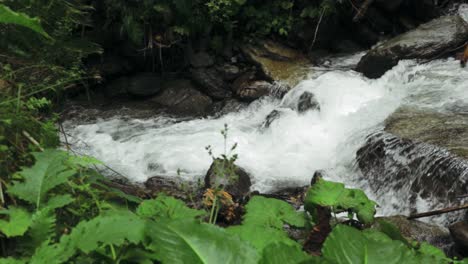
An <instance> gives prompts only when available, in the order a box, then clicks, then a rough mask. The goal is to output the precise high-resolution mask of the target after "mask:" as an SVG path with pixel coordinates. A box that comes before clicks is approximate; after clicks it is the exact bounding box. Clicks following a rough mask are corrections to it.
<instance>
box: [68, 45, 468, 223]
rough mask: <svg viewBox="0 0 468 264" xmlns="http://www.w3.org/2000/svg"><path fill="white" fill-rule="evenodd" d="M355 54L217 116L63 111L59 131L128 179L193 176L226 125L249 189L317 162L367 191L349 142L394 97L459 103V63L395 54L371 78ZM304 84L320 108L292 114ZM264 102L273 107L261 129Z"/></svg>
mask: <svg viewBox="0 0 468 264" xmlns="http://www.w3.org/2000/svg"><path fill="white" fill-rule="evenodd" d="M361 56H362V54H356V55H353V56H348V57H345V58H339V59H334V60H333V59H332V60H330V61H329V62H328V65H327V66H326V67H316V68H311V69H310V75H309V76H308V77H306V78H305V80H303V81H302V82H300V83H299V85H297V87H295V88H294V89H292V90H291V91H290V92H289V93H288V94H286V96H285V97H284V98H283V99H282V100H280V99H276V98H274V97H266V98H263V99H261V100H258V101H255V102H253V103H251V104H250V105H249V106H248V107H247V108H245V109H243V110H240V111H239V112H234V113H229V114H226V115H224V116H221V117H218V118H214V117H208V118H198V119H192V120H180V119H179V120H178V119H177V118H174V117H169V116H161V115H160V116H154V117H152V118H146V119H138V118H133V117H131V116H121V115H116V116H113V117H111V118H104V119H103V118H98V119H96V121H92V122H89V121H86V122H84V121H83V122H80V121H77V120H70V121H67V122H65V123H64V127H65V130H66V132H67V133H68V134H69V138H68V139H67V140H68V141H70V142H71V143H72V145H73V148H74V149H75V150H76V151H78V152H79V153H82V154H87V155H91V156H94V157H96V158H98V159H100V160H102V161H103V162H104V163H105V164H106V165H108V166H109V167H111V168H112V169H113V170H115V171H118V172H119V173H121V174H123V175H125V176H127V177H128V178H129V179H131V180H132V181H135V182H144V181H145V180H146V179H148V178H150V177H153V176H165V177H181V178H182V179H185V180H191V181H195V180H197V179H200V178H202V177H203V176H204V175H205V173H206V171H207V169H208V168H209V166H210V164H211V162H212V159H211V157H210V156H209V155H208V153H207V151H206V149H205V147H206V146H208V145H210V146H212V148H213V150H214V154H215V155H219V154H221V153H222V152H223V149H224V140H223V137H222V135H221V134H220V130H221V129H222V128H223V127H224V124H227V125H228V127H229V131H228V138H227V145H228V147H229V146H231V145H233V144H234V143H237V144H238V147H237V149H236V150H235V153H237V154H238V156H239V159H238V161H237V164H238V165H240V166H241V167H243V168H244V169H246V170H247V171H248V172H249V173H250V174H251V176H252V178H253V179H252V181H253V186H252V189H253V190H258V191H260V192H268V191H272V190H275V189H277V188H280V187H289V186H299V185H306V184H308V183H309V182H310V179H311V177H312V175H313V173H314V172H315V171H316V170H326V171H327V172H328V175H329V177H330V179H331V180H335V181H340V182H344V183H346V185H348V186H352V187H359V188H364V190H365V191H366V193H367V194H368V195H369V196H371V197H376V196H375V195H374V194H373V192H372V190H371V189H370V188H369V187H368V186H367V184H366V182H363V181H362V180H360V179H361V177H360V173H359V169H358V168H356V165H355V156H356V151H357V150H358V149H359V148H360V147H361V146H362V145H363V143H364V142H365V138H366V136H367V135H369V134H370V133H372V132H375V131H379V130H382V129H383V125H382V123H383V121H384V120H385V119H386V117H388V116H389V115H390V114H391V113H393V112H394V111H395V110H396V109H397V108H398V107H399V106H402V105H416V106H418V107H420V108H431V109H439V108H443V107H444V105H446V104H450V103H455V102H458V103H459V102H460V101H462V102H468V92H467V91H466V89H468V88H467V85H468V83H466V80H468V71H467V70H463V69H461V68H460V66H459V62H457V61H455V60H454V59H447V60H437V61H433V62H430V63H427V64H418V63H416V62H415V61H402V62H400V63H399V64H398V65H397V66H395V67H394V68H393V69H392V70H391V71H389V72H387V73H386V74H385V75H384V76H383V77H381V78H380V79H377V80H371V79H367V78H365V77H363V76H362V75H361V74H359V73H357V72H354V71H353V70H351V69H350V68H351V66H352V65H354V64H355V63H357V61H358V60H359V58H360V57H361ZM305 91H308V92H311V93H313V94H314V95H315V96H316V98H317V100H318V102H319V103H320V107H321V110H320V111H308V112H306V113H302V114H300V113H298V112H296V111H295V110H293V109H291V108H293V107H292V106H293V105H295V104H297V100H298V98H299V96H301V94H302V93H303V92H305ZM273 110H280V111H281V112H282V115H281V116H280V117H279V119H278V120H275V121H274V122H273V123H272V124H271V126H270V127H269V128H267V129H262V124H263V123H264V121H265V118H266V116H267V115H268V114H269V113H270V112H271V111H273ZM395 199H398V197H395ZM377 202H378V203H379V204H380V206H381V208H380V209H379V213H380V214H395V213H401V211H399V209H398V208H394V207H392V206H386V203H385V201H377ZM401 202H402V203H404V202H405V201H401ZM426 202H429V203H430V201H426ZM421 207H423V208H424V207H425V205H424V204H421Z"/></svg>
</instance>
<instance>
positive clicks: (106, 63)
mask: <svg viewBox="0 0 468 264" xmlns="http://www.w3.org/2000/svg"><path fill="white" fill-rule="evenodd" d="M87 65H88V68H89V71H90V72H91V74H92V76H93V78H94V79H95V80H98V81H99V80H108V79H109V78H112V77H114V78H115V76H122V75H126V74H129V73H130V72H131V71H132V70H133V65H132V64H131V63H130V62H129V61H128V60H127V59H125V58H123V57H121V56H118V55H107V54H106V55H105V56H104V57H102V58H101V57H98V58H93V59H90V60H89V61H88V62H87Z"/></svg>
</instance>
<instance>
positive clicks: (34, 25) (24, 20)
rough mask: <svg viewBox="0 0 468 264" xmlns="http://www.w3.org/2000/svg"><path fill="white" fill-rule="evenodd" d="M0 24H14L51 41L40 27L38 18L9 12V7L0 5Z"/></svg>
mask: <svg viewBox="0 0 468 264" xmlns="http://www.w3.org/2000/svg"><path fill="white" fill-rule="evenodd" d="M0 23H7V24H16V25H20V26H23V27H27V28H29V29H31V30H33V31H35V32H37V33H39V34H41V35H43V36H44V37H46V38H49V39H51V37H50V36H49V34H47V33H46V32H45V31H44V29H43V28H42V26H41V23H40V21H39V19H38V18H31V17H29V16H28V15H26V14H23V13H17V12H15V11H13V10H11V9H10V8H9V7H7V6H5V5H2V4H0Z"/></svg>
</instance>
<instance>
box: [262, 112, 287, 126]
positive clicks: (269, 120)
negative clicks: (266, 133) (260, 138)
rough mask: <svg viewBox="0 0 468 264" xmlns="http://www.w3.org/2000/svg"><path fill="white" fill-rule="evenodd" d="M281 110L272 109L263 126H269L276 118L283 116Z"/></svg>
mask: <svg viewBox="0 0 468 264" xmlns="http://www.w3.org/2000/svg"><path fill="white" fill-rule="evenodd" d="M281 113H282V112H281V111H279V110H273V111H271V112H270V113H269V114H268V115H267V117H266V118H265V121H264V122H263V124H262V128H269V127H270V126H271V124H272V123H273V122H275V120H277V119H279V118H280V117H281Z"/></svg>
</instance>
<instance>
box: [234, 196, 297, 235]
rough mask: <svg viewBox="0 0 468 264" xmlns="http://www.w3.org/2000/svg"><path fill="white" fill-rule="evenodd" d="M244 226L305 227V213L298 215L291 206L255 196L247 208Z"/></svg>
mask: <svg viewBox="0 0 468 264" xmlns="http://www.w3.org/2000/svg"><path fill="white" fill-rule="evenodd" d="M245 209H246V214H245V216H244V221H243V224H244V225H257V226H268V227H273V228H277V229H282V228H283V225H284V224H285V223H287V224H289V225H292V226H295V227H304V226H305V224H306V219H305V216H304V213H298V212H296V210H295V209H294V207H292V206H291V205H290V204H288V203H286V202H284V201H281V200H278V199H272V198H265V197H263V196H254V197H253V198H252V199H251V200H250V201H249V203H248V204H247V205H246V206H245Z"/></svg>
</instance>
